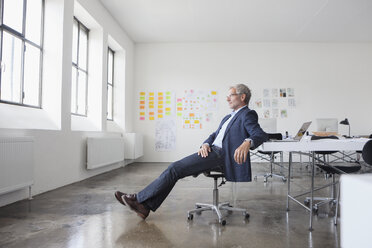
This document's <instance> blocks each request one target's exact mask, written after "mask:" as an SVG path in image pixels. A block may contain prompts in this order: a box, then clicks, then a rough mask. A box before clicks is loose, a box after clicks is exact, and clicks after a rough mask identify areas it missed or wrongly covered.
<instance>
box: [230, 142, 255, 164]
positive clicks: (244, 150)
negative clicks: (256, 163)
mask: <svg viewBox="0 0 372 248" xmlns="http://www.w3.org/2000/svg"><path fill="white" fill-rule="evenodd" d="M249 148H251V141H250V140H247V141H243V143H242V144H241V145H240V146H239V147H238V148H236V150H235V153H234V160H235V161H236V162H237V163H238V164H242V163H245V161H247V157H248V152H249Z"/></svg>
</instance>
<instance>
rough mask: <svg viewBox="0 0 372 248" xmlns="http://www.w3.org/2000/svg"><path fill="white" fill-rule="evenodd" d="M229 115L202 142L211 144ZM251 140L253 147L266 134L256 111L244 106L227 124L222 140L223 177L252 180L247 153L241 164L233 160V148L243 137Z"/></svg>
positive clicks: (240, 142)
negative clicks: (259, 122)
mask: <svg viewBox="0 0 372 248" xmlns="http://www.w3.org/2000/svg"><path fill="white" fill-rule="evenodd" d="M229 117H230V115H227V116H225V117H224V118H223V119H222V121H221V123H220V126H219V127H218V129H217V131H216V132H214V133H212V134H211V135H210V136H209V137H208V139H207V140H205V141H204V143H208V144H209V146H212V143H213V141H214V139H215V138H216V137H217V134H218V132H219V131H220V129H221V127H222V125H223V123H224V122H225V121H227V120H228V119H229ZM246 138H250V139H252V140H253V144H254V146H255V147H251V149H255V148H256V147H258V146H260V145H261V144H262V143H263V142H265V141H267V140H268V136H267V134H266V133H265V132H264V131H263V130H262V129H261V127H260V125H259V124H258V116H257V113H256V111H254V110H251V109H249V108H248V107H244V108H242V109H241V110H239V112H238V113H236V114H235V116H234V117H233V119H232V120H231V121H230V123H229V124H228V126H227V128H226V131H225V135H224V137H223V140H222V156H223V160H224V161H225V178H226V180H227V181H232V182H250V181H252V172H251V160H250V156H249V153H248V158H247V161H246V162H245V163H243V164H240V165H239V164H237V163H236V162H235V160H234V152H235V150H236V149H237V148H238V147H239V146H240V145H241V144H242V143H243V141H244V139H246Z"/></svg>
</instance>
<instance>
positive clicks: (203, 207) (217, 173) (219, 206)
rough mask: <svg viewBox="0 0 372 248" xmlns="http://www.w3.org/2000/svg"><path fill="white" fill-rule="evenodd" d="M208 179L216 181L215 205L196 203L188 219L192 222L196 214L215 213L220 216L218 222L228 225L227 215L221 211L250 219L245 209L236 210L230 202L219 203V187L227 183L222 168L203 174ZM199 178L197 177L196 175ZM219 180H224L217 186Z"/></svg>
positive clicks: (214, 190) (214, 189) (188, 213)
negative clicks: (238, 214)
mask: <svg viewBox="0 0 372 248" xmlns="http://www.w3.org/2000/svg"><path fill="white" fill-rule="evenodd" d="M203 174H204V175H205V176H206V177H210V178H213V180H214V188H213V203H212V204H208V203H196V204H195V209H193V210H190V211H187V219H188V220H192V219H193V218H194V213H196V214H198V215H200V214H201V213H202V212H204V211H213V212H215V213H216V214H217V216H218V222H219V223H220V224H221V225H223V226H224V225H226V220H225V217H226V215H225V216H224V215H222V212H221V210H227V212H228V213H232V212H241V213H242V214H243V216H244V218H245V219H248V218H249V213H248V212H247V210H246V209H243V208H234V207H232V206H231V205H230V203H229V202H223V203H220V202H219V195H218V187H219V186H221V185H222V184H225V182H226V181H224V177H225V175H224V173H223V170H222V168H220V167H216V168H215V169H212V170H210V171H208V172H205V173H203ZM195 176H197V175H195ZM218 178H222V182H221V184H220V185H219V186H217V181H218Z"/></svg>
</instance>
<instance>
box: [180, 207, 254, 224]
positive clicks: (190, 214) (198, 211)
mask: <svg viewBox="0 0 372 248" xmlns="http://www.w3.org/2000/svg"><path fill="white" fill-rule="evenodd" d="M221 210H226V211H227V212H228V213H231V212H241V213H242V214H243V216H244V218H245V219H248V218H249V216H250V215H249V213H248V212H247V210H246V209H244V208H234V207H232V206H231V205H230V203H229V202H224V203H219V204H218V205H215V204H208V203H196V204H195V209H193V210H190V211H187V219H188V220H192V219H193V217H194V216H193V214H194V213H196V214H201V213H202V212H204V211H213V212H215V213H216V214H217V216H218V223H220V224H221V225H226V220H225V217H226V216H224V215H223V214H222V212H221Z"/></svg>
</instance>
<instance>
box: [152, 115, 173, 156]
mask: <svg viewBox="0 0 372 248" xmlns="http://www.w3.org/2000/svg"><path fill="white" fill-rule="evenodd" d="M175 149H176V122H175V121H174V120H172V119H164V120H157V121H156V129H155V151H157V152H165V151H173V150H175Z"/></svg>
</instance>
